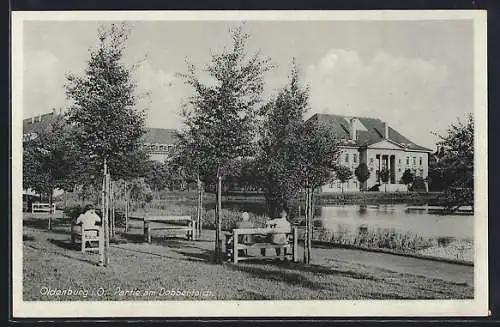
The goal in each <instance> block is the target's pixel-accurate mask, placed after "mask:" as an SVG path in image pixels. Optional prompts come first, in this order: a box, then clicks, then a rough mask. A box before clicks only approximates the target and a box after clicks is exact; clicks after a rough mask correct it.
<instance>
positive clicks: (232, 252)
mask: <svg viewBox="0 0 500 327" xmlns="http://www.w3.org/2000/svg"><path fill="white" fill-rule="evenodd" d="M272 234H282V232H279V231H276V230H275V229H273V228H237V229H233V230H232V232H228V233H226V234H225V235H226V242H225V244H226V257H227V259H228V260H229V261H232V262H233V263H238V261H241V260H253V259H257V260H264V259H288V260H291V261H293V262H297V261H298V233H297V228H296V227H292V229H291V232H289V233H285V234H286V237H287V240H288V243H287V244H273V243H268V242H265V243H260V242H255V243H251V244H242V243H240V242H239V241H240V236H242V235H262V236H269V235H272ZM249 249H281V250H282V252H281V253H280V255H276V253H273V254H272V255H267V254H266V255H260V256H247V255H245V256H240V255H239V254H238V252H239V250H245V252H246V251H247V250H249ZM273 252H274V251H273Z"/></svg>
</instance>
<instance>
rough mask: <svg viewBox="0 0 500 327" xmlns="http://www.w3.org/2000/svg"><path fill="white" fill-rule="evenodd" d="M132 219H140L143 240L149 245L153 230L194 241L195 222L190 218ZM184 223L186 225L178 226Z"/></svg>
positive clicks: (159, 217)
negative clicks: (180, 235) (142, 225)
mask: <svg viewBox="0 0 500 327" xmlns="http://www.w3.org/2000/svg"><path fill="white" fill-rule="evenodd" d="M130 218H132V219H140V220H142V221H143V223H144V239H145V240H146V241H147V242H148V243H151V236H152V231H153V230H164V231H167V233H168V234H175V235H179V234H184V235H185V236H186V239H188V240H194V239H195V237H196V236H195V235H196V220H194V219H192V218H191V216H145V217H140V218H137V217H130ZM182 222H185V223H187V224H185V225H183V224H180V223H182Z"/></svg>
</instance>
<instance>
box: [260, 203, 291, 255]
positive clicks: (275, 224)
mask: <svg viewBox="0 0 500 327" xmlns="http://www.w3.org/2000/svg"><path fill="white" fill-rule="evenodd" d="M286 217H287V213H286V211H285V210H283V211H281V217H279V218H276V219H272V220H270V221H268V222H267V223H266V228H273V229H276V230H277V231H280V232H281V233H273V234H271V235H269V238H268V241H269V242H270V243H272V244H283V245H287V244H288V238H287V236H286V233H290V231H291V229H292V226H291V225H290V223H289V222H288V220H287V219H286ZM275 250H276V255H278V256H279V255H280V253H281V249H280V248H276V249H275ZM261 253H262V255H266V249H261Z"/></svg>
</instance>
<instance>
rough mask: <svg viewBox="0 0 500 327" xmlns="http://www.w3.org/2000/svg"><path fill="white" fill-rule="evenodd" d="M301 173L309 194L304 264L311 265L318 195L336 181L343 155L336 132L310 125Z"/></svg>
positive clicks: (302, 143) (302, 150)
mask: <svg viewBox="0 0 500 327" xmlns="http://www.w3.org/2000/svg"><path fill="white" fill-rule="evenodd" d="M300 136H301V137H300V143H299V144H300V148H299V150H300V151H299V155H298V156H299V170H298V171H299V172H300V175H299V176H300V180H301V182H302V185H303V188H304V189H305V191H306V239H305V243H306V249H305V251H304V262H305V263H306V264H309V262H310V258H311V246H312V244H311V243H312V236H313V215H314V193H315V191H316V189H317V188H318V187H320V186H322V185H324V184H325V183H327V182H328V181H329V180H331V178H332V174H333V171H334V169H335V167H336V161H337V158H338V155H339V152H340V150H339V147H338V141H337V138H336V135H335V132H334V130H333V129H332V128H331V127H330V126H328V125H326V124H324V123H322V122H318V121H307V122H305V124H304V125H303V128H302V131H301V134H300Z"/></svg>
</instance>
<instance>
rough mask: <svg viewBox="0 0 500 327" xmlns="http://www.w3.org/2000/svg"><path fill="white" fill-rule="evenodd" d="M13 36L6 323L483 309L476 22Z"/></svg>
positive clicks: (258, 17) (236, 16) (27, 24)
mask: <svg viewBox="0 0 500 327" xmlns="http://www.w3.org/2000/svg"><path fill="white" fill-rule="evenodd" d="M12 19H13V25H12V26H13V45H12V60H13V66H12V67H13V68H12V72H13V73H12V87H13V92H12V97H13V102H12V121H11V124H12V127H13V132H12V162H13V168H12V169H13V170H12V194H13V196H12V201H13V202H12V240H13V241H12V248H13V272H12V276H13V283H14V285H13V308H14V314H17V315H19V317H33V316H36V317H106V316H113V317H129V316H130V317H132V316H154V317H181V316H182V317H189V316H379V315H385V316H391V315H392V316H415V315H429V316H430V315H446V316H454V315H460V316H464V315H465V316H478V315H486V314H487V313H488V310H487V309H488V307H487V304H488V290H487V285H488V265H487V257H488V248H487V241H488V240H487V235H488V229H487V223H488V210H487V207H488V193H487V189H488V185H487V150H486V149H487V137H486V136H487V123H486V122H487V102H486V96H487V95H486V78H487V76H486V14H485V12H482V11H472V10H469V11H451V10H449V11H436V12H434V11H412V12H404V11H399V12H398V11H391V12H384V11H370V12H369V11H357V12H353V11H350V12H341V11H338V12H336V11H317V12H301V11H295V12H291V11H283V12H280V11H275V12H259V11H254V12H245V11H238V12H231V11H226V12H210V11H207V12H194V11H193V12H161V11H158V12H105V11H102V12H50V11H48V12H14V13H13V15H12ZM49 304H50V306H49Z"/></svg>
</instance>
